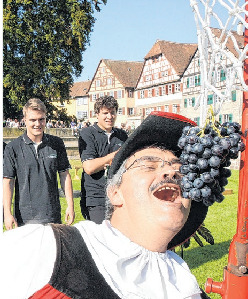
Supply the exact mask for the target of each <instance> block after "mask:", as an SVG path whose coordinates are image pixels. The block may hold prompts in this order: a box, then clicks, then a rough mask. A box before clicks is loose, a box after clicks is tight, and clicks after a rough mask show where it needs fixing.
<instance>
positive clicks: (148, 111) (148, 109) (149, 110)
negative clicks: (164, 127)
mask: <svg viewBox="0 0 248 299" xmlns="http://www.w3.org/2000/svg"><path fill="white" fill-rule="evenodd" d="M152 111H154V108H153V107H149V108H146V109H145V114H146V115H149V114H150V113H151V112H152Z"/></svg>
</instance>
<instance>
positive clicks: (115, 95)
mask: <svg viewBox="0 0 248 299" xmlns="http://www.w3.org/2000/svg"><path fill="white" fill-rule="evenodd" d="M114 98H115V99H117V91H116V90H115V91H114Z"/></svg>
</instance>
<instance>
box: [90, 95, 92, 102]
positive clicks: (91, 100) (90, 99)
mask: <svg viewBox="0 0 248 299" xmlns="http://www.w3.org/2000/svg"><path fill="white" fill-rule="evenodd" d="M90 101H91V102H92V94H91V95H90Z"/></svg>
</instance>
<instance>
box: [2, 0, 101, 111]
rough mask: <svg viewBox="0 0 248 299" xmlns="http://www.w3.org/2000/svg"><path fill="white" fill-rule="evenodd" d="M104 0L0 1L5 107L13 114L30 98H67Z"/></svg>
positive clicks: (52, 107) (49, 106) (50, 109)
mask: <svg viewBox="0 0 248 299" xmlns="http://www.w3.org/2000/svg"><path fill="white" fill-rule="evenodd" d="M106 2H107V0H4V1H3V95H4V99H3V106H4V107H3V108H4V114H5V115H6V116H12V117H14V116H17V115H18V114H19V113H20V111H21V110H22V107H23V105H24V104H25V103H26V101H27V100H28V99H29V98H31V97H38V98H40V99H41V100H43V101H44V102H45V104H46V106H47V108H48V111H49V117H53V114H54V112H56V108H55V107H54V106H53V105H52V103H51V102H52V101H54V100H60V101H63V100H65V99H68V98H69V92H70V87H71V86H72V84H73V77H78V76H79V75H80V74H81V72H82V68H83V67H82V65H81V62H82V54H83V52H84V51H85V50H86V46H87V45H88V44H89V42H90V33H91V32H92V30H93V26H94V22H95V17H94V13H95V11H100V7H99V5H101V4H106Z"/></svg>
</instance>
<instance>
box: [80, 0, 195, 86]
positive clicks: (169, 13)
mask: <svg viewBox="0 0 248 299" xmlns="http://www.w3.org/2000/svg"><path fill="white" fill-rule="evenodd" d="M101 8H102V10H101V12H100V13H98V12H96V13H95V18H96V22H95V25H94V31H93V32H92V33H91V38H90V40H91V42H90V46H88V48H87V50H86V51H85V52H84V54H83V62H82V65H83V66H84V69H83V72H82V74H81V76H80V77H79V78H75V82H78V81H84V80H88V79H92V78H93V76H94V73H95V71H96V68H97V66H98V63H99V61H100V60H101V59H102V58H104V59H113V60H128V61H143V58H144V57H145V55H146V54H147V53H148V52H149V50H150V49H151V48H152V46H153V44H154V43H155V42H156V40H157V39H162V40H167V41H174V42H182V43H183V42H185V43H196V42H197V35H196V26H195V21H194V14H193V12H192V9H191V7H190V1H189V0H108V1H107V4H106V5H102V6H101Z"/></svg>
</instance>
